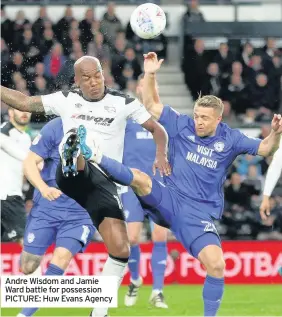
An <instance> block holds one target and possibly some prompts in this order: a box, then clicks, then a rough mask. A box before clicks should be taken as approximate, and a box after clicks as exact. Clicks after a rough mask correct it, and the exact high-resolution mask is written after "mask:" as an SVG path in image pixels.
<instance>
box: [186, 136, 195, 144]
mask: <svg viewBox="0 0 282 317" xmlns="http://www.w3.org/2000/svg"><path fill="white" fill-rule="evenodd" d="M187 138H188V139H189V140H191V141H192V142H195V135H188V136H187Z"/></svg>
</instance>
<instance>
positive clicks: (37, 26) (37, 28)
mask: <svg viewBox="0 0 282 317" xmlns="http://www.w3.org/2000/svg"><path fill="white" fill-rule="evenodd" d="M46 21H50V19H49V17H48V15H47V8H46V7H44V6H42V7H40V9H39V17H38V19H36V20H35V22H34V23H33V25H32V31H33V33H34V36H35V38H36V42H39V41H40V38H41V37H42V35H43V32H44V29H45V25H44V23H45V22H46Z"/></svg>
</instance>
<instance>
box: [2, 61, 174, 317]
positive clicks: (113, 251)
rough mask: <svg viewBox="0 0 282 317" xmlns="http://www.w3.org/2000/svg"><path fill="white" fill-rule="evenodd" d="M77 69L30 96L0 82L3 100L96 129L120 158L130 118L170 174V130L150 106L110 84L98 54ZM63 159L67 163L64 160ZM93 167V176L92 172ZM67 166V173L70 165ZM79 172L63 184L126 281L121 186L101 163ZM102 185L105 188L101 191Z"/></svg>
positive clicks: (109, 265) (107, 271) (109, 271)
mask: <svg viewBox="0 0 282 317" xmlns="http://www.w3.org/2000/svg"><path fill="white" fill-rule="evenodd" d="M74 72H75V84H76V89H71V90H69V91H58V92H56V93H53V94H49V95H44V96H32V97H29V96H25V95H23V94H22V93H20V92H18V91H15V90H12V89H8V88H6V87H3V86H1V100H2V101H3V102H5V103H6V104H8V105H9V106H11V107H13V108H15V109H18V110H21V111H28V112H35V113H38V112H39V113H45V114H46V115H52V114H55V115H57V116H60V117H61V118H62V122H63V129H64V133H65V134H66V136H67V135H68V134H69V133H73V132H71V131H74V130H77V129H78V128H79V127H80V126H81V125H83V126H84V127H85V128H86V129H87V131H88V133H89V134H95V139H99V140H100V141H101V142H100V144H101V145H102V150H103V151H104V153H106V154H107V155H108V156H109V157H111V158H113V159H115V160H117V161H119V162H121V161H122V156H123V145H124V134H125V127H126V122H127V119H129V118H131V119H133V120H134V121H136V122H138V123H139V124H140V125H142V126H143V127H144V128H145V129H147V130H148V131H149V132H151V133H152V135H153V137H154V140H155V141H156V146H157V155H156V157H157V160H156V164H155V166H156V167H158V168H160V170H161V171H162V172H163V173H164V174H165V175H168V173H169V164H168V160H167V142H168V139H167V134H166V132H165V130H164V128H163V127H162V126H161V125H160V124H158V123H157V122H156V121H155V120H153V119H152V117H151V115H150V114H149V113H148V112H147V110H146V109H145V107H144V106H143V105H142V104H140V102H139V101H138V100H137V99H134V98H131V97H129V96H127V95H125V94H124V93H122V92H120V91H116V90H113V89H110V88H107V87H105V80H104V75H103V71H102V67H101V64H100V61H99V60H98V59H97V58H95V57H92V56H84V57H82V58H80V59H78V60H77V61H76V63H75V65H74ZM67 138H68V137H67ZM66 152H68V151H66ZM72 154H73V153H72ZM62 163H63V164H62V165H64V162H62ZM87 165H88V164H87ZM63 167H70V168H72V167H73V166H72V165H70V166H63ZM75 168H76V167H75ZM86 169H87V170H86ZM89 169H90V174H91V175H90V176H91V177H90V178H87V176H86V174H87V172H88V170H89ZM83 171H85V174H84V175H82V174H83ZM63 172H64V173H65V172H66V170H63ZM74 172H76V171H74ZM74 174H75V173H74ZM80 174H81V177H80V176H79V175H77V176H78V177H73V178H72V179H71V178H70V179H69V178H65V177H64V176H66V175H61V179H60V180H61V182H60V184H61V185H62V184H63V183H64V185H65V186H64V189H65V191H67V192H64V190H62V188H61V186H60V184H59V182H58V180H57V183H58V186H59V188H60V189H61V190H62V191H63V192H64V193H65V194H66V195H67V196H69V197H70V198H73V199H74V200H75V201H77V202H78V203H79V204H80V205H81V206H82V207H83V208H85V209H86V210H87V211H88V212H89V214H90V216H91V218H92V220H93V223H94V225H95V227H96V228H97V229H98V230H99V233H100V234H101V236H102V238H103V240H104V241H105V242H107V245H109V246H110V248H109V249H108V252H109V258H108V260H107V261H106V263H105V266H104V269H103V274H104V275H114V276H117V277H119V281H120V282H121V281H122V278H123V275H124V273H125V268H126V266H127V262H128V258H129V254H130V246H129V240H128V234H127V228H126V223H125V220H124V214H123V210H122V206H121V204H120V202H119V199H118V193H117V188H116V186H115V185H114V184H113V183H112V182H111V180H109V179H105V176H101V174H100V172H99V171H97V168H96V169H95V168H94V167H93V166H92V165H91V166H89V167H88V166H87V167H85V166H83V168H82V169H81V170H80ZM83 177H86V178H87V180H88V181H89V180H90V181H91V186H88V189H89V191H91V192H87V191H86V190H85V187H87V186H85V181H86V179H84V178H83ZM99 177H100V178H101V179H103V182H104V185H105V186H104V187H103V186H101V184H100V185H99V186H98V184H96V183H97V182H98V178H99ZM77 182H81V184H80V185H81V186H78V183H77ZM95 182H96V183H95ZM62 186H63V185H62ZM90 187H91V188H90ZM105 187H107V188H105ZM99 190H100V191H101V193H98V191H99ZM109 190H110V191H109ZM95 195H96V196H95ZM94 199H95V201H94ZM97 201H98V202H97ZM94 315H95V316H105V315H107V308H105V309H96V310H95V312H93V316H94Z"/></svg>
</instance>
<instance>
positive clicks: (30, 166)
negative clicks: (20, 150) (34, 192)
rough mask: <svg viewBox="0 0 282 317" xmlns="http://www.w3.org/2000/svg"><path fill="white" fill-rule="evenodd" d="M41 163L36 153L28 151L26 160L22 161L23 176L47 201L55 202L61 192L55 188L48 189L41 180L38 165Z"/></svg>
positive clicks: (41, 159) (40, 158) (41, 160)
mask: <svg viewBox="0 0 282 317" xmlns="http://www.w3.org/2000/svg"><path fill="white" fill-rule="evenodd" d="M42 162H43V158H42V157H41V156H39V155H37V154H36V153H34V152H32V151H29V153H28V155H27V158H26V159H25V160H24V164H23V166H24V174H25V176H26V178H27V179H28V180H29V181H30V183H31V184H32V185H33V186H34V187H35V188H37V189H38V190H39V191H40V193H41V195H42V196H43V197H44V198H46V199H48V200H49V201H52V200H55V199H57V198H58V197H60V196H61V195H62V192H61V191H60V190H59V189H57V188H55V187H49V186H48V185H47V184H46V183H45V182H44V181H43V179H42V178H41V175H40V172H39V168H38V165H39V164H40V163H42Z"/></svg>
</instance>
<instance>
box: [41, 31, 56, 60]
mask: <svg viewBox="0 0 282 317" xmlns="http://www.w3.org/2000/svg"><path fill="white" fill-rule="evenodd" d="M54 44H55V39H54V32H53V30H52V28H46V29H44V32H43V38H42V39H41V40H40V43H39V50H40V52H41V54H42V56H46V55H47V54H49V53H50V52H51V48H52V47H53V46H54Z"/></svg>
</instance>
